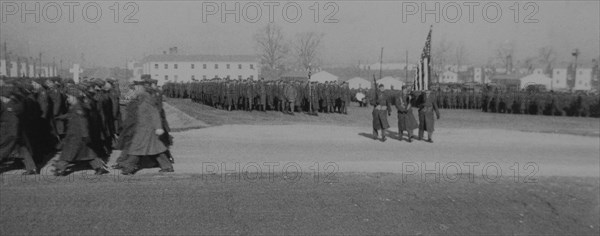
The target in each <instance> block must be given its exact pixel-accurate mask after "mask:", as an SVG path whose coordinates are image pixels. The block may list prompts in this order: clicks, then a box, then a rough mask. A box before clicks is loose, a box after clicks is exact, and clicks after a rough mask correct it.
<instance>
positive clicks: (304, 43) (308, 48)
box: [294, 32, 325, 69]
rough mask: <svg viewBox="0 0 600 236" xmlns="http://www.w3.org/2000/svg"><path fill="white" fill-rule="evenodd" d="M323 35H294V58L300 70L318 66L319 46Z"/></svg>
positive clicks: (315, 33)
mask: <svg viewBox="0 0 600 236" xmlns="http://www.w3.org/2000/svg"><path fill="white" fill-rule="evenodd" d="M324 36H325V35H324V34H323V33H317V32H304V33H299V34H297V35H296V41H295V42H294V51H295V56H296V57H297V60H298V66H299V67H300V68H302V69H305V68H308V67H309V66H316V64H318V62H319V61H318V60H319V58H318V53H319V45H320V44H321V40H322V39H323V37H324Z"/></svg>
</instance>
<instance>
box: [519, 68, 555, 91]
mask: <svg viewBox="0 0 600 236" xmlns="http://www.w3.org/2000/svg"><path fill="white" fill-rule="evenodd" d="M542 72H543V71H542ZM520 80H521V89H525V88H527V86H529V85H543V86H545V87H546V89H547V90H551V89H553V86H552V78H550V77H548V76H546V75H544V73H541V72H540V73H533V74H530V75H527V76H525V77H523V78H521V79H520Z"/></svg>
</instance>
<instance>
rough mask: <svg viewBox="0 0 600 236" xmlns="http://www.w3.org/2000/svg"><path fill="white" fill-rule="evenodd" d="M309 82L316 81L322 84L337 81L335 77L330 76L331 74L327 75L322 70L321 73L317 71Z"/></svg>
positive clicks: (327, 73)
mask: <svg viewBox="0 0 600 236" xmlns="http://www.w3.org/2000/svg"><path fill="white" fill-rule="evenodd" d="M310 80H311V81H317V82H322V83H323V82H328V81H329V82H331V81H337V80H338V77H337V76H335V75H334V74H331V73H329V72H327V71H324V70H322V71H319V72H317V73H315V74H313V75H312V76H311V77H310Z"/></svg>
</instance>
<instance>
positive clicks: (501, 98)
mask: <svg viewBox="0 0 600 236" xmlns="http://www.w3.org/2000/svg"><path fill="white" fill-rule="evenodd" d="M436 93H437V101H436V102H437V105H438V106H439V107H440V108H445V109H477V110H481V111H483V112H492V113H508V114H531V115H552V116H581V117H600V100H599V99H598V96H597V95H583V94H572V93H555V92H535V93H533V92H527V91H511V92H501V91H498V90H484V91H483V92H473V91H465V92H456V91H450V92H441V91H438V92H436Z"/></svg>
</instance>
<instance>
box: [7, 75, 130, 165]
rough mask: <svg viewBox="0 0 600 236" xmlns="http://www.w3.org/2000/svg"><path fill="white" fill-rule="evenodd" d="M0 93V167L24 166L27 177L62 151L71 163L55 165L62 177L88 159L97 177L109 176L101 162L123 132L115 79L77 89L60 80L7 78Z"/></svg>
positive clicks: (88, 82)
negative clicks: (76, 164)
mask: <svg viewBox="0 0 600 236" xmlns="http://www.w3.org/2000/svg"><path fill="white" fill-rule="evenodd" d="M0 91H1V92H0V97H1V99H2V103H1V105H0V107H1V108H0V117H1V118H0V123H1V126H2V129H1V131H0V133H1V136H2V137H1V139H2V141H1V142H0V150H1V151H0V162H2V163H4V164H17V165H18V163H22V164H24V168H25V172H24V173H23V174H26V175H32V174H38V173H39V171H40V169H41V168H42V167H43V166H45V164H46V163H47V162H48V161H49V160H50V159H52V158H53V157H54V155H55V154H56V153H58V152H60V153H61V156H63V157H64V158H61V160H67V161H59V162H58V164H57V165H55V166H57V169H58V170H59V172H60V171H62V172H60V173H58V174H64V173H65V172H64V170H65V169H67V168H69V167H71V166H72V164H73V163H74V162H76V161H90V160H92V162H91V163H90V164H91V165H92V168H93V169H95V170H96V173H97V174H104V173H106V172H107V171H106V169H105V168H104V165H103V163H104V162H105V161H106V160H107V159H108V157H109V156H110V154H111V153H112V150H113V148H112V145H113V142H114V141H115V138H116V137H117V134H118V131H119V127H120V112H119V100H118V99H119V96H120V92H119V88H118V84H117V83H116V81H115V80H112V79H107V80H101V79H94V80H87V81H84V82H82V83H79V84H75V83H74V82H73V81H72V80H66V81H63V80H62V79H60V78H35V79H30V78H6V77H3V78H1V79H0ZM73 135H80V136H81V137H80V138H79V139H78V140H75V139H74V136H73ZM75 141H76V142H75ZM82 143H83V144H85V145H81V144H82ZM82 146H85V148H83V147H82ZM88 149H89V150H88ZM15 160H21V161H16V162H15ZM61 168H62V169H61Z"/></svg>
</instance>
